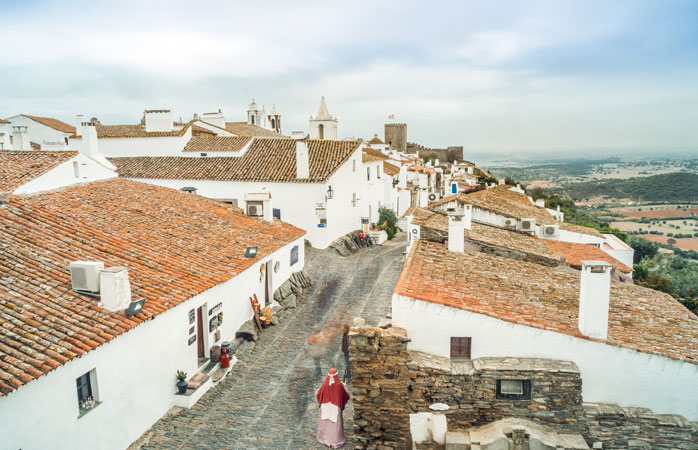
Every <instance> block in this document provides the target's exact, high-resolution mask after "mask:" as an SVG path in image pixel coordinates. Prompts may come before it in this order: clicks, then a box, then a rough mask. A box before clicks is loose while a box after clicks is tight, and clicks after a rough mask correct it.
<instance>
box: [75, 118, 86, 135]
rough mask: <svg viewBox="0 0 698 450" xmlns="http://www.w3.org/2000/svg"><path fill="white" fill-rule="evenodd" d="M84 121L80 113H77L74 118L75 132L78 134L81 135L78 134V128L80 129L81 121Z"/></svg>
mask: <svg viewBox="0 0 698 450" xmlns="http://www.w3.org/2000/svg"><path fill="white" fill-rule="evenodd" d="M84 121H85V119H84V116H83V115H82V114H78V115H77V116H76V118H75V134H77V135H78V136H82V135H81V134H80V130H81V129H82V123H83V122H84Z"/></svg>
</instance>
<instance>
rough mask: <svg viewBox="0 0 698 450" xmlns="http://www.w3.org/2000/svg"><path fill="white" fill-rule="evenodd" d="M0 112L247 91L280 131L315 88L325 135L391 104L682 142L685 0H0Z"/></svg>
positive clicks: (669, 147) (482, 136)
mask: <svg viewBox="0 0 698 450" xmlns="http://www.w3.org/2000/svg"><path fill="white" fill-rule="evenodd" d="M0 11H2V14H1V18H0V22H1V23H2V30H3V33H2V34H3V39H2V44H1V45H0V47H1V48H2V51H1V52H0V117H9V116H11V115H15V114H18V113H28V114H36V115H47V116H54V117H58V118H61V119H63V120H65V121H68V122H70V123H73V122H74V117H75V115H76V114H84V115H86V116H88V117H91V116H97V117H99V119H100V120H101V121H102V123H136V122H138V121H139V120H140V117H141V115H142V111H143V110H144V109H160V108H170V109H172V110H173V112H174V114H175V117H177V118H178V117H179V116H181V117H182V118H183V119H188V118H190V117H191V115H192V113H194V112H198V113H201V112H205V111H212V110H217V109H218V108H221V109H222V110H223V112H224V113H225V115H226V118H227V119H228V120H244V119H245V114H246V113H245V111H246V110H247V105H248V103H249V101H250V100H251V99H252V98H253V97H254V98H255V100H256V101H257V103H259V104H260V105H265V106H266V108H267V110H269V109H271V106H272V104H275V105H276V107H277V108H278V110H279V112H280V113H281V115H282V125H283V130H282V131H283V132H285V133H287V134H290V132H291V131H292V130H301V129H302V130H307V128H308V123H307V119H308V116H309V115H310V114H315V112H316V111H317V107H318V103H319V100H320V96H322V95H324V96H325V97H326V98H327V104H328V107H329V110H330V113H331V114H334V115H336V116H338V117H339V128H340V135H341V137H346V136H355V137H367V138H370V137H372V136H373V133H379V134H380V135H381V136H382V130H383V123H384V122H386V121H387V116H388V115H389V114H395V119H396V121H399V122H406V123H407V124H408V138H409V140H410V141H415V142H419V143H421V144H423V145H426V146H431V147H439V146H447V145H463V146H464V147H465V148H466V151H468V152H473V153H488V152H492V153H509V154H511V155H516V154H517V152H518V154H520V153H522V152H532V151H536V152H557V151H561V152H564V153H565V154H566V155H570V156H583V155H584V154H585V153H584V152H592V151H603V150H607V151H609V152H621V151H629V150H639V151H643V152H656V154H662V153H663V152H667V151H693V152H696V151H697V149H698V26H696V24H697V23H698V3H696V2H694V1H690V0H687V1H671V0H658V1H651V0H645V1H641V2H639V1H634V0H631V1H622V0H614V1H607V0H604V1H593V0H584V1H579V2H574V1H557V0H552V1H519V0H512V1H492V2H483V1H440V2H435V1H429V2H427V1H423V2H418V1H406V0H402V1H390V2H384V1H379V0H373V1H368V2H364V1H357V0H353V1H351V2H349V1H341V2H338V1H334V2H330V1H321V2H308V1H294V2H290V1H279V2H276V1H269V0H267V1H264V2H250V1H245V2H243V1H232V0H228V1H225V2H217V1H208V2H192V1H186V2H178V1H172V0H170V1H165V2H158V1H150V0H147V1H143V0H141V1H137V2H124V1H108V2H100V1H98V0H92V1H88V2H81V1H72V2H53V1H39V2H35V1H9V0H0Z"/></svg>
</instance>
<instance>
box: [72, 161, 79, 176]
mask: <svg viewBox="0 0 698 450" xmlns="http://www.w3.org/2000/svg"><path fill="white" fill-rule="evenodd" d="M73 174H75V178H80V163H79V162H77V161H73Z"/></svg>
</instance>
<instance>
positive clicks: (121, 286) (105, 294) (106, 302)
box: [99, 267, 131, 311]
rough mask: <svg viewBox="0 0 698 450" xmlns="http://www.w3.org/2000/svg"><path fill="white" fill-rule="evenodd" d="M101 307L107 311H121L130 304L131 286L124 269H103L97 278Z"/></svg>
mask: <svg viewBox="0 0 698 450" xmlns="http://www.w3.org/2000/svg"><path fill="white" fill-rule="evenodd" d="M99 292H100V297H101V301H102V306H103V307H104V308H106V309H108V310H109V311H121V310H123V309H126V308H128V305H129V304H130V303H131V284H130V283H129V281H128V270H127V269H126V267H110V268H108V269H103V270H102V271H101V272H100V276H99Z"/></svg>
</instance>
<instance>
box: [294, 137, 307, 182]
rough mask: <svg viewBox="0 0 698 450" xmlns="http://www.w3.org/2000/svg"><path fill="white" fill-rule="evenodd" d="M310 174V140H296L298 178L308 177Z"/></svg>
mask: <svg viewBox="0 0 698 450" xmlns="http://www.w3.org/2000/svg"><path fill="white" fill-rule="evenodd" d="M309 176H310V160H309V157H308V141H307V140H306V139H298V140H296V178H308V177H309Z"/></svg>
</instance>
